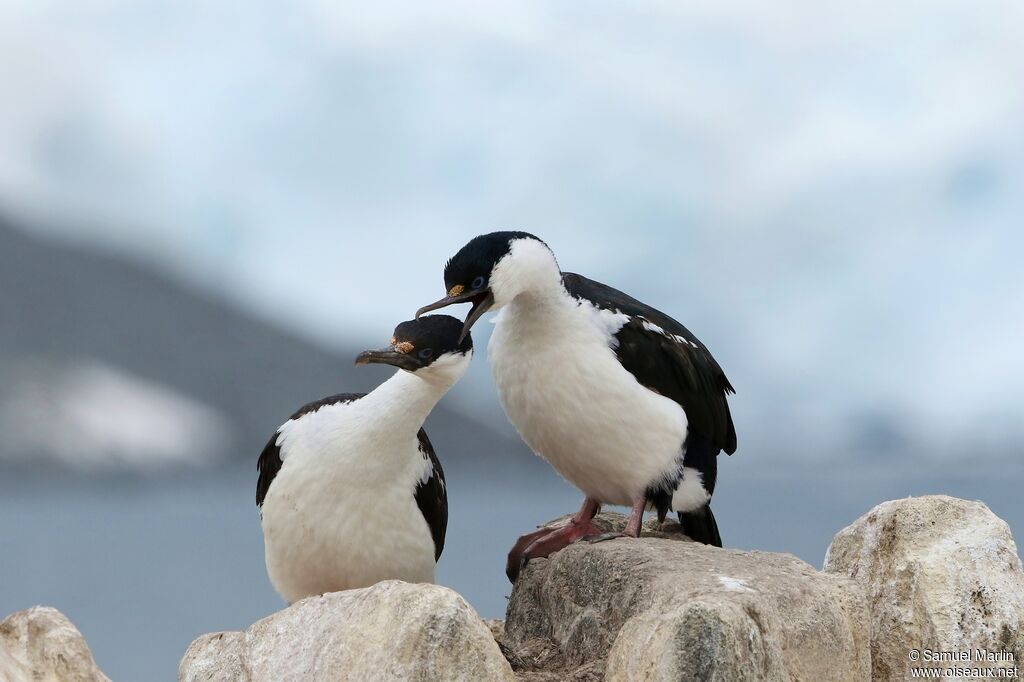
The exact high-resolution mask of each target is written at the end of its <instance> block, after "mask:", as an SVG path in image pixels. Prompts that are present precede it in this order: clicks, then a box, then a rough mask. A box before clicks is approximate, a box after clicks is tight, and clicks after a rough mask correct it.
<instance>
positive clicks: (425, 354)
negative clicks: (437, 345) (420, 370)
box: [416, 348, 434, 360]
mask: <svg viewBox="0 0 1024 682" xmlns="http://www.w3.org/2000/svg"><path fill="white" fill-rule="evenodd" d="M416 355H418V356H420V359H421V360H429V359H430V358H431V357H433V355H434V349H433V348H424V349H422V350H420V351H419V352H418V353H416Z"/></svg>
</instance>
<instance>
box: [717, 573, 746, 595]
mask: <svg viewBox="0 0 1024 682" xmlns="http://www.w3.org/2000/svg"><path fill="white" fill-rule="evenodd" d="M718 582H719V583H720V584H721V585H722V587H724V588H725V589H727V590H730V591H732V592H753V591H754V590H753V589H751V587H750V586H749V585H747V581H746V580H741V579H740V578H730V577H729V576H727V575H720V576H718Z"/></svg>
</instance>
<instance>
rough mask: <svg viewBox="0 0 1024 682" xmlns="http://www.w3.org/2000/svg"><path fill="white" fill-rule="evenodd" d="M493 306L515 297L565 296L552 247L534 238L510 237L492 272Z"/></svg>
mask: <svg viewBox="0 0 1024 682" xmlns="http://www.w3.org/2000/svg"><path fill="white" fill-rule="evenodd" d="M490 289H491V293H492V294H493V296H494V305H493V306H491V307H492V309H494V310H497V309H499V308H502V307H504V306H506V305H508V304H509V303H512V302H513V301H515V300H516V299H519V298H526V299H529V300H531V301H535V302H544V301H546V300H547V299H557V298H560V297H561V298H565V299H566V300H567V301H568V296H567V295H566V293H565V289H564V288H563V287H562V271H561V270H559V268H558V261H556V260H555V255H554V254H553V253H551V249H549V248H548V247H547V246H545V245H544V244H543V243H541V242H539V241H537V240H536V239H529V238H525V239H516V240H513V241H512V243H511V246H510V248H509V252H508V254H506V255H505V256H504V257H503V258H502V259H501V260H499V261H498V263H497V264H496V265H495V266H494V270H493V271H492V272H491V278H490Z"/></svg>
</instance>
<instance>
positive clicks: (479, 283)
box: [469, 275, 487, 289]
mask: <svg viewBox="0 0 1024 682" xmlns="http://www.w3.org/2000/svg"><path fill="white" fill-rule="evenodd" d="M486 282H487V280H486V279H485V278H484V276H483V275H479V276H477V278H476V279H474V280H473V283H472V284H470V285H469V288H470V289H483V288H484V283H486Z"/></svg>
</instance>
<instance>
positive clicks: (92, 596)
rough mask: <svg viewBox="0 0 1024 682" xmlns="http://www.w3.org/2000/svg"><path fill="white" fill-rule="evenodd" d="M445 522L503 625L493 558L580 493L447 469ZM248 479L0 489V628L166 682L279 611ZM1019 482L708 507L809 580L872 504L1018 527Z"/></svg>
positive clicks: (470, 588) (807, 477) (473, 599)
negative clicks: (782, 554)
mask: <svg viewBox="0 0 1024 682" xmlns="http://www.w3.org/2000/svg"><path fill="white" fill-rule="evenodd" d="M448 469H449V471H448V479H449V487H450V491H451V492H450V495H451V499H450V502H451V521H450V525H449V530H448V540H447V545H446V548H445V553H444V555H443V557H442V559H441V563H440V568H439V572H438V582H440V583H441V584H444V585H448V586H451V587H453V588H454V589H456V590H458V591H459V592H460V593H462V594H463V595H464V596H465V597H466V598H467V599H468V600H469V601H470V603H472V604H473V605H474V606H475V607H476V609H477V610H478V611H479V612H480V614H481V615H482V616H484V617H502V616H503V614H504V609H505V604H506V597H507V595H508V593H509V589H510V586H509V584H508V582H507V580H506V579H505V576H504V557H505V552H506V551H507V549H508V547H509V546H510V545H511V543H512V542H513V541H514V539H515V538H516V536H517V535H518V534H520V533H522V532H524V531H526V530H528V529H530V528H531V527H532V526H533V525H535V524H537V523H540V522H542V521H545V520H547V519H550V518H552V517H554V516H557V515H560V514H562V513H566V512H569V511H572V510H573V509H574V508H575V507H576V505H577V504H578V503H579V496H578V494H577V493H576V492H575V491H574V490H572V489H571V488H570V487H569V486H568V485H566V484H564V483H563V482H561V481H560V480H559V479H558V478H557V477H556V476H555V475H554V474H553V473H552V472H551V471H550V470H548V469H546V467H545V466H544V465H543V464H542V463H540V462H536V461H533V460H531V459H528V458H526V457H522V458H512V459H506V460H501V461H493V460H488V459H487V458H481V459H479V460H476V461H471V462H465V463H458V466H455V465H454V463H453V464H452V465H449V466H448ZM254 474H255V472H254V471H253V470H252V467H249V466H244V467H242V466H233V467H232V468H229V469H223V470H219V471H195V472H193V473H192V474H190V475H176V476H174V477H172V478H170V479H165V480H155V479H150V480H144V481H139V480H137V479H134V478H132V479H120V480H110V479H102V480H93V481H91V482H87V483H85V484H83V482H82V481H81V480H73V479H58V480H47V479H44V478H40V477H33V478H30V479H22V480H18V479H15V478H11V477H8V478H6V479H5V480H4V481H2V482H0V524H2V526H0V537H3V538H4V547H3V552H0V576H3V579H2V580H0V614H6V613H9V612H11V611H14V610H18V609H22V608H26V607H29V606H32V605H34V604H49V605H53V606H56V607H57V608H59V609H61V610H62V611H63V612H64V613H65V614H67V615H68V617H70V618H71V619H72V621H73V622H74V623H75V624H76V625H77V626H78V627H79V629H80V630H81V631H82V632H83V633H84V635H85V636H86V638H87V640H88V641H89V644H90V646H91V647H92V650H93V653H94V655H95V657H96V660H97V662H98V663H99V665H100V666H101V668H102V669H103V670H104V671H105V672H106V673H107V674H108V675H110V676H111V678H112V679H114V680H154V681H158V680H173V679H175V674H176V673H175V671H176V669H177V663H178V661H179V659H180V657H181V655H182V654H183V653H184V651H185V648H186V647H187V646H188V644H189V642H190V641H191V640H192V639H193V638H194V637H196V636H198V635H200V634H202V633H204V632H210V631H216V630H225V629H240V628H244V627H246V626H248V625H249V624H250V623H252V622H253V621H255V620H257V619H258V618H261V617H263V616H265V615H267V614H269V613H271V612H273V611H275V610H277V609H279V608H281V607H282V606H283V604H282V602H281V601H280V599H279V598H278V597H277V595H276V594H275V593H274V591H273V589H272V588H271V586H270V584H269V582H268V580H267V578H266V573H265V570H264V566H263V554H262V551H263V548H262V536H261V533H260V527H259V519H258V515H257V512H256V508H255V505H254V502H253V488H254V483H255V475H254ZM1019 490H1020V477H1019V472H1017V475H1014V476H1007V477H1003V478H1002V479H1001V480H999V481H997V482H995V483H993V482H992V481H987V480H985V479H982V478H974V477H970V476H969V475H962V474H960V473H959V472H949V475H946V474H944V473H943V472H937V471H929V470H927V469H922V473H914V472H903V473H899V474H897V475H892V474H891V473H887V472H886V471H885V470H884V469H882V468H880V467H865V468H860V469H857V470H853V469H851V470H849V471H845V472H837V471H835V470H834V469H833V470H829V471H821V470H813V469H811V468H808V469H807V470H805V471H803V472H797V473H793V472H792V471H790V472H786V473H782V472H778V473H773V472H772V471H771V469H769V468H767V467H765V466H763V465H762V464H761V463H759V462H756V461H754V460H752V459H749V458H747V459H746V460H744V459H743V458H741V457H739V456H737V457H734V458H731V459H729V460H727V461H724V462H723V463H722V478H721V483H720V487H719V490H718V492H717V493H716V495H715V501H714V507H715V510H716V515H717V516H718V520H719V524H720V526H721V528H722V533H723V536H724V538H725V541H726V544H727V545H728V546H731V547H740V548H758V549H768V550H775V551H787V552H792V553H794V554H796V555H797V556H799V557H801V558H802V559H804V560H806V561H808V562H809V563H811V564H813V565H815V566H819V567H820V564H821V560H822V558H823V556H824V552H825V548H826V547H827V545H828V542H829V540H830V539H831V537H832V535H833V534H834V533H835V532H836V531H837V530H838V529H839V528H841V527H842V526H844V525H846V524H847V523H849V522H850V521H852V520H853V519H854V518H856V517H857V516H859V515H860V514H861V513H863V512H865V511H867V509H868V508H869V507H870V506H871V505H873V504H875V503H877V502H880V501H882V500H885V499H891V498H895V497H901V496H906V495H909V494H915V495H916V494H926V493H935V492H943V493H948V494H953V495H958V496H962V497H967V498H978V499H982V500H983V501H985V502H986V503H987V504H988V505H989V506H990V507H991V508H992V509H993V511H995V512H996V513H997V514H999V515H1000V516H1002V517H1003V518H1004V519H1006V520H1007V521H1008V522H1009V523H1010V524H1011V528H1015V529H1017V530H1018V531H1020V529H1022V528H1024V507H1022V504H1021V503H1020V501H1019Z"/></svg>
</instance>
